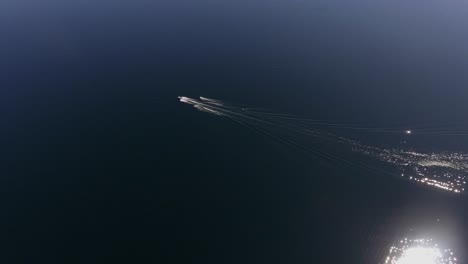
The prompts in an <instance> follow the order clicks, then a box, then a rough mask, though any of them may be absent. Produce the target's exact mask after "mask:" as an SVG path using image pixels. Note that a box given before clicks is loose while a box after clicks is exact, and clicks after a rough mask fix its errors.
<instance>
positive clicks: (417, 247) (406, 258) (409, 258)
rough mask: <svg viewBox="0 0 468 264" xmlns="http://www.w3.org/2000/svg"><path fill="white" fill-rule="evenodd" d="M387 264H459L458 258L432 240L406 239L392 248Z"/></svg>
mask: <svg viewBox="0 0 468 264" xmlns="http://www.w3.org/2000/svg"><path fill="white" fill-rule="evenodd" d="M385 264H457V258H456V257H455V256H454V255H453V252H452V251H451V250H450V249H440V248H439V246H438V245H437V244H436V243H434V242H433V241H432V240H430V239H429V240H427V239H415V240H411V239H407V238H405V239H404V240H401V241H400V243H398V245H396V246H393V247H391V248H390V253H389V255H388V257H387V259H386V261H385Z"/></svg>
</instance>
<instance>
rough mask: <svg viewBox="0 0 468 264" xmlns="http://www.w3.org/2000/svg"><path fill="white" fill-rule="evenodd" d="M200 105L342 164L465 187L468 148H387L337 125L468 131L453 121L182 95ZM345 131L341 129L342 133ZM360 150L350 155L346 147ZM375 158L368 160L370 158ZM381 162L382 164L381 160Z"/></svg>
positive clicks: (408, 132) (385, 130)
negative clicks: (390, 119)
mask: <svg viewBox="0 0 468 264" xmlns="http://www.w3.org/2000/svg"><path fill="white" fill-rule="evenodd" d="M178 98H179V100H180V102H183V103H186V104H189V105H192V106H193V107H194V108H195V109H197V110H199V111H201V112H205V113H209V114H214V115H217V116H222V117H226V118H227V119H229V120H232V121H234V122H235V123H237V124H240V125H242V126H244V127H246V128H249V129H251V130H253V131H256V132H258V133H260V134H263V135H266V136H268V137H270V138H272V139H273V140H275V141H277V142H279V143H282V144H285V145H287V146H289V147H292V148H296V149H299V150H301V151H303V152H305V153H307V154H310V155H313V156H314V157H319V158H323V159H326V160H328V161H331V162H336V163H338V164H342V165H347V166H354V167H356V168H360V169H364V170H367V171H369V172H372V173H375V174H379V175H382V174H384V175H391V176H398V177H399V178H402V177H403V178H405V179H407V180H409V181H410V182H414V183H418V184H423V185H426V186H430V187H435V188H438V189H441V190H445V191H450V192H452V193H462V192H464V191H465V186H466V175H467V173H468V154H464V153H458V152H441V153H433V152H431V153H424V152H417V151H414V150H412V149H409V148H407V147H406V148H402V147H394V148H386V147H380V146H376V145H370V144H364V143H362V142H361V141H358V140H355V139H353V138H352V137H344V136H341V135H338V134H339V133H337V132H336V131H340V132H343V133H348V132H352V133H354V134H356V133H357V134H369V135H371V134H383V135H389V136H392V135H395V136H399V137H415V136H416V137H417V136H418V135H426V136H468V131H466V130H462V129H454V128H453V127H448V126H446V127H441V126H439V127H436V126H432V127H431V126H424V127H420V128H413V129H409V128H408V127H401V126H400V127H398V126H388V127H382V126H372V125H360V124H353V123H345V122H332V121H327V120H318V119H307V118H301V117H297V116H293V115H287V114H277V113H271V112H267V111H264V110H262V111H260V110H255V108H249V107H238V106H234V105H231V104H227V103H225V102H223V101H222V100H217V99H211V98H206V97H200V99H194V98H189V97H185V96H179V97H178ZM340 134H341V133H340ZM347 151H348V152H351V153H356V154H358V155H345V154H344V153H346V152H347ZM369 158H371V160H370V161H372V160H373V161H374V162H369V161H366V159H367V160H369ZM376 162H380V163H381V164H382V165H378V164H377V165H378V166H376Z"/></svg>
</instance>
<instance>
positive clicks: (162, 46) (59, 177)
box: [0, 0, 468, 264]
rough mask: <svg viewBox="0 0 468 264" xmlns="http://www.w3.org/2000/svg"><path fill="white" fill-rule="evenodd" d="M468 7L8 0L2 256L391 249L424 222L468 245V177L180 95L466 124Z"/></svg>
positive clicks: (148, 258)
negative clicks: (196, 105) (394, 163)
mask: <svg viewBox="0 0 468 264" xmlns="http://www.w3.org/2000/svg"><path fill="white" fill-rule="evenodd" d="M467 17H468V4H467V3H465V2H463V1H443V2H441V1H424V2H419V1H415V2H408V1H402V0H398V1H366V0H362V1H340V0H331V1H286V0H274V1H264V0H250V1H208V0H202V1H192V2H190V1H177V0H176V1H107V0H104V1H55V0H46V1H42V2H40V3H39V2H37V3H36V2H33V1H26V0H18V1H16V0H15V1H13V0H6V1H2V3H0V36H1V40H0V70H1V74H0V86H1V89H0V116H1V117H2V118H1V122H2V126H1V129H0V133H1V135H2V136H1V137H0V146H1V149H2V150H1V159H0V160H1V163H0V168H1V173H0V175H1V176H2V177H1V184H0V189H1V191H0V194H1V195H2V199H0V200H1V202H0V204H1V205H0V209H1V210H2V212H3V214H2V216H3V217H2V219H1V220H0V227H1V234H2V242H4V244H5V245H6V246H5V247H4V248H3V250H2V253H3V254H0V262H2V263H108V262H109V263H288V264H290V263H339V264H341V263H356V264H358V263H359V264H383V263H385V258H386V256H387V255H388V252H389V249H390V247H391V246H392V245H394V244H395V243H398V241H400V240H401V239H403V238H405V237H413V238H433V239H434V240H437V241H440V244H441V245H444V246H445V245H446V246H447V247H450V248H451V249H452V251H453V252H454V254H455V255H456V256H457V258H458V262H457V263H458V264H463V263H466V262H467V257H468V256H467V254H466V253H465V252H466V249H467V248H468V228H467V227H466V223H468V213H467V211H466V210H465V209H466V208H467V205H466V202H467V198H466V194H460V195H456V194H454V193H450V192H446V191H443V190H438V189H434V188H431V187H429V186H423V185H420V184H414V183H412V182H409V181H405V180H400V179H399V178H395V177H388V176H387V175H379V174H378V173H373V172H370V171H366V170H362V169H360V168H356V167H353V166H348V165H346V164H334V163H329V162H327V161H324V160H323V159H320V158H314V157H310V156H308V155H304V154H303V153H302V152H301V151H297V150H296V149H294V148H290V147H288V146H285V145H284V144H279V143H278V142H275V140H272V139H271V138H269V137H266V136H265V135H262V134H261V133H255V132H253V131H251V130H248V129H246V128H244V127H242V126H240V125H238V124H236V123H235V122H232V121H231V120H229V119H227V118H223V117H222V116H214V115H209V114H207V113H202V112H198V111H196V110H194V109H192V108H191V107H190V106H188V105H185V104H182V103H180V102H179V100H178V98H177V97H178V96H189V97H198V96H206V97H209V98H216V99H220V100H223V101H226V102H232V103H233V104H236V105H242V106H247V107H258V108H261V109H267V110H268V111H272V112H275V113H284V114H293V115H295V116H299V117H302V118H314V119H320V120H340V121H343V122H349V123H360V124H373V125H375V126H388V125H394V124H399V125H405V126H408V129H412V126H414V127H417V126H422V125H427V124H430V125H431V126H434V127H445V126H456V127H457V128H459V129H462V130H464V131H467V130H468V124H467V123H466V120H467V113H468V104H467V103H466V101H467V98H468V89H467V87H468V77H467V76H468V75H466V74H465V72H466V69H467V67H468V50H467V48H466V47H468V31H467V30H466V25H467V23H466V22H467ZM415 136H416V135H415ZM366 137H367V136H366V135H364V134H363V135H359V134H357V136H356V138H357V139H359V140H369V141H372V142H374V141H375V142H378V143H379V144H382V145H388V146H390V147H398V146H399V145H395V144H394V143H393V141H385V140H387V138H384V137H382V138H377V137H376V138H366ZM413 139H414V140H413V141H412V142H410V143H411V144H413V145H412V146H414V148H415V149H416V150H417V151H423V152H444V151H446V152H459V153H468V137H465V136H455V137H449V136H440V137H431V136H421V137H418V138H416V137H413ZM416 139H417V140H416ZM391 140H395V141H398V140H400V139H399V138H398V137H396V138H392V139H391ZM375 166H379V165H377V164H376V165H375Z"/></svg>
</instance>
